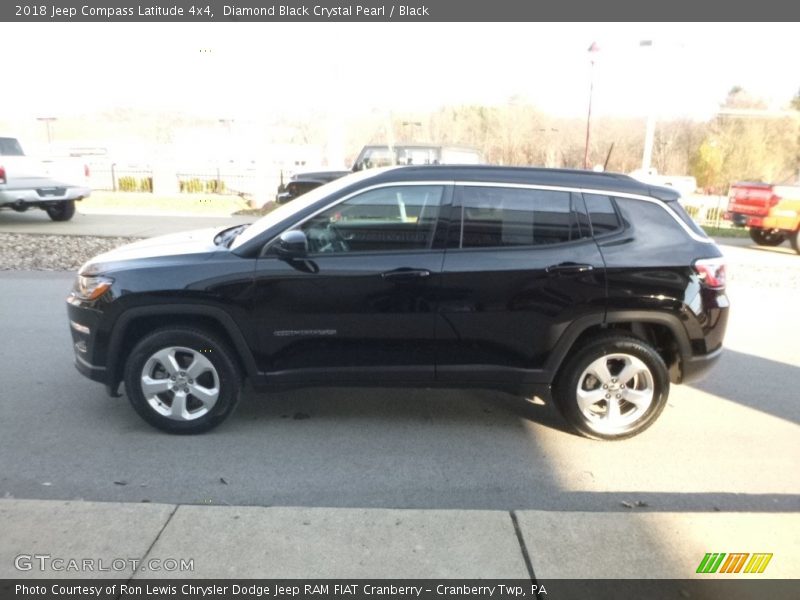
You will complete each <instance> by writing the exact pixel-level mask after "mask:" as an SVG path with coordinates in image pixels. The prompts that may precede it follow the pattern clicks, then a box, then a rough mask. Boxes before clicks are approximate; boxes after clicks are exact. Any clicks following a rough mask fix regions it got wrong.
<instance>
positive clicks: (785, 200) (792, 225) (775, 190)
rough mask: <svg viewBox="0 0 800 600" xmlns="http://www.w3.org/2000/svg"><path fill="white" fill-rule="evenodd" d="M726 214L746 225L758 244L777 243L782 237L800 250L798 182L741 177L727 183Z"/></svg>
mask: <svg viewBox="0 0 800 600" xmlns="http://www.w3.org/2000/svg"><path fill="white" fill-rule="evenodd" d="M725 217H726V218H728V219H730V220H731V221H733V224H734V225H738V226H740V227H747V228H748V229H749V230H750V237H751V238H752V239H753V241H754V242H755V243H756V244H758V245H760V246H778V245H779V244H782V243H783V242H784V241H785V240H786V239H788V240H789V242H790V243H791V244H792V248H794V250H795V252H797V253H798V254H800V185H795V186H786V185H772V184H769V183H754V182H749V181H743V182H739V183H735V184H733V185H732V186H731V189H730V192H729V194H728V211H727V213H726V215H725Z"/></svg>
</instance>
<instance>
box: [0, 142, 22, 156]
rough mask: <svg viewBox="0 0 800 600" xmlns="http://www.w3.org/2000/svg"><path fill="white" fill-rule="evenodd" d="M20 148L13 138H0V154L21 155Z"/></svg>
mask: <svg viewBox="0 0 800 600" xmlns="http://www.w3.org/2000/svg"><path fill="white" fill-rule="evenodd" d="M22 155H23V154H22V148H21V147H20V145H19V142H18V141H17V140H15V139H14V138H0V156H22Z"/></svg>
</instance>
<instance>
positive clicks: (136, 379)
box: [125, 328, 241, 433]
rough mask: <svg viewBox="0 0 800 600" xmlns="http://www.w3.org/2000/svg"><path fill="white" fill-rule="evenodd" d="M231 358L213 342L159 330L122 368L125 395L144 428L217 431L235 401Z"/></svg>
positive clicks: (205, 336)
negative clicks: (144, 424)
mask: <svg viewBox="0 0 800 600" xmlns="http://www.w3.org/2000/svg"><path fill="white" fill-rule="evenodd" d="M240 389H241V375H240V373H239V368H238V366H237V364H236V360H235V357H234V356H233V354H232V353H231V351H230V350H229V349H228V348H227V346H226V345H225V344H224V343H223V342H222V341H221V340H219V339H217V338H216V337H215V336H213V335H211V334H209V333H207V332H205V331H200V330H195V329H188V328H187V329H184V328H174V329H161V330H159V331H156V332H154V333H152V334H150V335H148V336H146V337H145V338H144V339H142V340H141V341H140V342H139V343H138V344H136V347H135V348H134V349H133V351H132V352H131V354H130V357H129V358H128V361H127V363H126V367H125V391H126V393H127V395H128V399H129V400H130V402H131V404H132V405H133V408H134V409H136V412H137V413H139V415H140V416H141V417H142V418H143V419H144V420H145V421H147V422H148V423H150V424H151V425H153V426H154V427H158V428H159V429H162V430H164V431H168V432H170V433H201V432H204V431H208V430H209V429H212V428H213V427H216V426H217V425H219V424H220V423H221V422H222V421H224V420H225V418H226V417H228V415H230V413H231V411H233V409H234V407H235V406H236V403H237V402H238V399H239V393H240Z"/></svg>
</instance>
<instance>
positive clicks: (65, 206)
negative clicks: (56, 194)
mask: <svg viewBox="0 0 800 600" xmlns="http://www.w3.org/2000/svg"><path fill="white" fill-rule="evenodd" d="M45 211H46V212H47V216H48V217H50V218H51V219H52V220H53V221H69V220H70V219H71V218H72V217H74V216H75V200H67V201H66V202H59V203H58V204H54V205H53V206H48V207H47V208H46V209H45Z"/></svg>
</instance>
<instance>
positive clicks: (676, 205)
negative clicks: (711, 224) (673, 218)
mask: <svg viewBox="0 0 800 600" xmlns="http://www.w3.org/2000/svg"><path fill="white" fill-rule="evenodd" d="M666 206H667V207H668V208H671V209H672V212H674V213H675V214H676V215H678V216H679V217H680V218H681V220H682V221H683V222H684V223H686V224H687V225H688V226H689V229H691V230H692V231H694V232H695V233H696V234H697V235H701V236H703V237H708V236H707V235H706V232H705V231H703V228H702V227H700V225H698V224H697V223H696V222H695V221H694V219H692V217H690V216H689V213H687V212H686V210H684V208H683V206H681V204H680V202H678V201H677V200H672V201H670V202H667V203H666Z"/></svg>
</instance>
